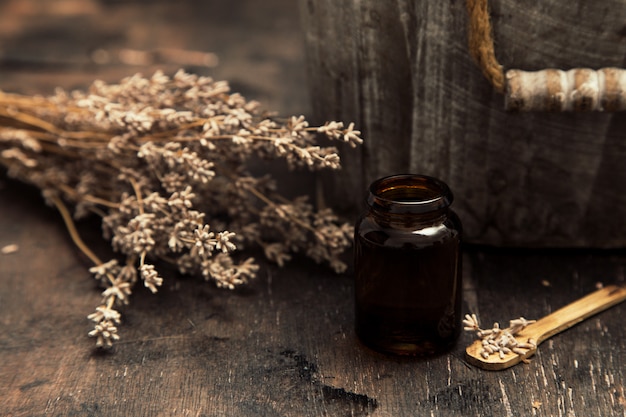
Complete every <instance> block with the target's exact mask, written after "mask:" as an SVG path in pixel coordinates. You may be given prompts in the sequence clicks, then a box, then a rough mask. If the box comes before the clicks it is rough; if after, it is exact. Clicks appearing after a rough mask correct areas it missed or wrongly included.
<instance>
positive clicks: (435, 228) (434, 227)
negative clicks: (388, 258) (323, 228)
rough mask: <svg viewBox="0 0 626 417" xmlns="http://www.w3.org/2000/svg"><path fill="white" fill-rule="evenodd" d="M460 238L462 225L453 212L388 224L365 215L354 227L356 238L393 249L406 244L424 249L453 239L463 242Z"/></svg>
mask: <svg viewBox="0 0 626 417" xmlns="http://www.w3.org/2000/svg"><path fill="white" fill-rule="evenodd" d="M461 235H462V226H461V222H460V221H459V219H458V217H457V216H456V214H454V213H453V212H450V213H449V215H447V216H443V217H441V218H438V219H435V220H433V219H431V220H429V221H423V220H419V219H404V221H400V220H398V219H395V221H389V220H388V219H384V218H383V219H381V218H380V216H375V215H371V213H365V214H364V215H362V216H361V217H360V218H359V219H358V220H357V222H356V225H355V238H358V239H362V240H365V241H369V242H371V243H373V244H379V245H385V246H393V247H400V246H406V245H407V244H410V245H416V246H424V245H429V244H437V243H443V242H448V241H450V240H455V241H460V239H461Z"/></svg>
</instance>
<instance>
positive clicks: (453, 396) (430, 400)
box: [0, 180, 626, 417]
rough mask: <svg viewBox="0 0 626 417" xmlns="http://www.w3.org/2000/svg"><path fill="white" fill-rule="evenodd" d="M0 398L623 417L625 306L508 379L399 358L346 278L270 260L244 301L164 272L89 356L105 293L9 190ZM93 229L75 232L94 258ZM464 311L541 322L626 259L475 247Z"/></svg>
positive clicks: (54, 221)
mask: <svg viewBox="0 0 626 417" xmlns="http://www.w3.org/2000/svg"><path fill="white" fill-rule="evenodd" d="M0 199H1V200H2V202H3V204H2V205H1V206H0V230H2V231H3V232H2V233H0V246H4V245H6V244H9V243H17V244H18V245H19V247H20V250H19V251H18V252H16V253H13V254H11V255H3V256H1V257H0V269H1V270H2V279H1V280H0V294H1V299H0V301H1V302H0V317H2V320H1V321H0V332H1V333H0V334H2V336H1V337H0V351H1V353H2V361H1V366H0V397H2V398H3V404H2V414H3V415H7V416H39V415H63V416H69V415H89V416H123V415H153V416H181V415H182V416H185V415H189V416H197V415H199V416H202V415H206V416H250V415H264V416H325V415H338V416H339V415H355V416H366V415H372V416H394V417H395V416H414V415H427V416H428V415H433V416H446V417H447V416H484V415H505V416H528V415H536V416H572V415H574V416H576V415H579V416H585V417H596V416H597V417H600V416H603V417H604V416H607V415H616V416H618V415H623V414H624V413H626V395H625V393H624V385H625V384H626V369H624V366H623V364H624V363H626V342H625V341H626V334H625V331H626V329H625V327H624V326H623V323H622V316H623V312H624V306H623V305H619V306H616V307H614V308H613V309H611V310H608V311H605V312H604V313H600V314H599V315H597V316H594V317H593V318H591V319H589V320H587V321H585V322H583V323H580V324H579V325H577V326H576V327H574V328H572V329H570V330H568V331H565V332H563V333H561V334H559V335H556V336H554V337H553V338H552V339H550V340H548V341H546V342H545V343H544V344H542V345H541V349H539V351H538V352H537V354H536V355H535V356H534V358H533V359H532V360H531V362H530V363H529V364H522V365H519V366H517V367H515V368H511V369H509V370H505V371H502V372H496V373H493V372H485V371H482V370H479V369H478V368H475V367H472V366H470V365H468V364H467V363H466V362H465V360H464V347H465V345H466V344H468V343H469V342H470V341H471V335H469V334H466V335H463V336H462V338H461V341H460V343H459V344H458V345H457V346H456V347H455V348H454V350H453V351H452V352H451V353H450V354H445V355H442V356H439V357H435V358H432V359H429V360H423V359H410V358H395V357H389V356H385V355H382V354H378V353H375V352H372V351H370V350H368V349H366V348H365V347H363V346H362V345H361V344H360V343H359V342H358V341H357V340H356V337H355V335H354V331H353V301H352V290H353V286H352V280H351V276H350V275H346V276H336V275H333V274H332V273H329V272H328V271H327V270H326V269H324V268H321V267H318V266H316V265H313V264H311V263H309V262H307V261H304V260H298V261H297V262H295V263H293V264H291V265H290V266H288V267H287V268H284V269H278V268H276V267H274V266H271V265H265V266H264V267H263V269H262V271H261V274H260V276H259V278H258V279H257V280H256V281H254V282H253V283H252V284H251V285H250V286H249V287H246V288H243V289H241V290H238V291H232V292H231V291H225V290H218V289H216V288H214V287H213V286H211V285H208V284H206V283H205V282H203V281H202V279H199V278H197V279H196V278H182V277H179V276H177V275H176V274H168V275H167V276H166V281H165V284H164V286H163V288H162V290H161V291H160V292H159V293H158V294H156V295H152V294H151V293H150V292H149V291H148V290H145V289H139V288H138V289H137V290H136V291H135V293H134V294H133V297H132V300H131V304H130V305H129V306H128V307H127V308H125V309H124V311H123V313H124V316H123V324H122V325H121V327H120V333H121V336H122V339H121V340H120V342H119V343H118V344H117V345H116V346H115V348H114V349H113V350H112V351H111V352H106V353H101V352H99V351H97V350H94V348H93V340H92V339H89V338H88V337H87V336H86V333H87V332H88V331H89V329H90V324H89V322H88V320H87V319H86V315H87V314H88V313H89V312H90V311H91V310H92V309H93V307H94V305H96V304H97V302H98V300H99V290H98V289H97V287H96V285H95V283H94V282H93V280H92V278H91V277H90V276H89V274H88V273H87V271H86V268H87V267H88V264H87V262H86V261H85V260H84V259H83V258H81V255H80V253H79V252H78V251H77V250H76V249H75V248H74V247H73V245H72V243H71V242H70V240H69V238H68V237H67V235H66V233H65V231H64V229H63V225H62V222H61V220H60V219H59V218H58V216H57V215H56V214H54V212H53V211H51V210H49V209H47V208H45V207H43V205H42V204H41V201H40V199H39V197H38V195H37V193H36V192H33V191H32V190H31V191H29V190H24V188H23V186H21V185H19V184H16V183H12V182H7V181H4V180H3V188H2V189H1V190H0ZM93 226H94V225H93V224H89V223H82V224H81V225H80V229H81V232H82V233H83V235H85V236H86V240H88V241H89V242H90V243H91V244H92V246H95V247H96V248H97V250H100V251H102V250H105V249H106V245H103V244H102V242H100V243H99V239H98V237H97V233H98V231H97V230H94V228H93ZM464 261H465V265H466V266H465V270H464V274H465V291H464V294H465V306H464V312H476V313H477V314H478V315H479V317H480V318H481V319H482V320H483V321H485V322H489V321H490V320H494V321H501V322H505V321H506V320H508V319H510V318H514V317H518V316H521V315H523V316H525V317H528V318H538V317H542V316H545V315H546V314H548V313H550V312H551V311H554V310H556V309H557V308H558V307H560V306H562V305H564V304H567V303H568V302H570V301H573V300H575V299H577V298H579V297H581V296H582V295H584V294H586V293H588V292H590V291H591V290H593V288H594V286H595V283H596V282H597V281H599V280H602V281H603V282H604V283H605V284H610V283H618V284H620V283H621V284H624V283H625V278H624V270H625V268H626V258H625V256H624V254H623V253H621V252H596V253H589V252H580V251H574V252H554V251H552V252H551V251H546V252H537V251H522V252H520V251H503V250H485V249H480V248H470V249H469V250H466V253H465V260H464Z"/></svg>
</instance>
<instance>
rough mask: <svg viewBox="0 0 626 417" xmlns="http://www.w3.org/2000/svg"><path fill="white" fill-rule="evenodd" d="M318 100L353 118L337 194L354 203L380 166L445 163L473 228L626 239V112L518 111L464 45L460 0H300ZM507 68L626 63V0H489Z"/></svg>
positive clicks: (548, 237) (397, 168)
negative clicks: (355, 138) (359, 142)
mask: <svg viewBox="0 0 626 417" xmlns="http://www.w3.org/2000/svg"><path fill="white" fill-rule="evenodd" d="M300 6H301V15H302V21H303V31H304V36H305V43H306V48H307V59H308V68H309V74H308V76H309V80H310V91H311V98H312V103H313V111H314V114H315V116H316V117H317V118H319V119H320V120H327V119H332V120H337V119H339V120H345V121H354V122H355V123H356V124H357V125H358V127H359V128H360V129H361V130H363V132H364V138H365V140H366V144H365V146H363V147H362V148H361V149H359V150H357V151H353V150H347V149H346V150H345V151H344V152H343V153H342V155H343V156H342V157H343V159H344V172H343V174H342V175H339V176H333V180H332V181H327V182H326V184H325V185H326V190H327V199H328V200H327V202H328V203H329V204H331V205H333V206H336V207H339V208H343V209H349V210H354V209H355V207H357V206H358V205H359V204H360V202H361V198H362V196H363V191H364V190H365V188H366V187H367V185H368V184H369V182H371V181H372V180H373V179H375V178H377V177H380V176H383V175H387V174H392V173H402V172H414V173H423V174H429V175H434V176H437V177H439V178H441V179H443V180H444V181H446V182H447V183H448V184H449V185H450V187H451V188H452V190H453V191H454V193H455V197H456V202H455V205H454V207H455V208H456V210H457V212H458V213H459V215H460V216H461V218H462V220H463V223H464V226H465V234H466V240H467V241H469V242H474V243H485V244H494V245H503V246H505V245H506V246H510V245H511V246H531V247H539V246H549V247H572V246H577V247H623V246H626V114H625V113H623V112H622V113H509V112H506V111H505V110H504V98H503V96H501V95H500V94H498V93H496V92H495V91H494V90H493V88H492V86H491V85H490V84H489V82H487V81H486V80H485V79H484V78H483V76H482V74H481V72H480V70H479V69H478V68H477V67H476V65H475V64H474V62H473V61H472V59H471V58H470V55H469V53H468V48H467V22H468V17H467V12H466V8H465V2H464V1H461V0H451V1H433V0H417V1H415V0H412V1H409V0H399V1H395V2H386V1H385V2H383V1H378V0H361V1H354V2H337V1H333V0H318V1H312V0H300ZM490 6H491V11H492V14H491V16H492V20H493V26H494V37H495V39H496V45H495V47H496V55H497V56H498V59H499V60H500V62H501V63H502V64H503V65H504V66H505V67H506V68H518V69H523V70H539V69H543V68H550V67H553V68H561V69H569V68H573V67H591V68H600V67H608V66H615V67H624V66H626V23H625V22H626V2H624V1H623V0H605V1H602V2H590V1H586V0H545V1H541V2H537V1H529V0H524V1H519V0H491V1H490Z"/></svg>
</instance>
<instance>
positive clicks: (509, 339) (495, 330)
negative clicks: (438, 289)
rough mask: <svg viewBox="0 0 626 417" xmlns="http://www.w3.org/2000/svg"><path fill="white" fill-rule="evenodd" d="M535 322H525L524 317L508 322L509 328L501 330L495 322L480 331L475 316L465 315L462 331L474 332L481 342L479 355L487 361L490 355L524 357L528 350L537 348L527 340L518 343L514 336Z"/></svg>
mask: <svg viewBox="0 0 626 417" xmlns="http://www.w3.org/2000/svg"><path fill="white" fill-rule="evenodd" d="M535 321H536V320H526V319H525V318H524V317H520V318H518V319H514V320H510V321H509V327H507V328H505V329H502V328H500V324H499V323H498V322H495V323H494V324H493V327H492V328H491V329H481V328H480V324H479V323H478V317H476V314H471V315H470V314H466V315H465V319H464V320H463V325H464V326H465V327H464V330H465V331H468V332H475V333H476V337H478V338H479V339H480V340H481V342H482V349H481V350H480V355H481V356H482V357H483V358H485V359H487V358H488V357H489V356H490V355H499V356H500V359H503V358H504V356H505V355H508V354H509V353H515V354H518V355H524V354H526V352H527V351H528V350H529V349H533V348H536V347H537V342H536V341H535V340H533V339H528V341H527V342H519V341H518V340H517V339H516V338H515V335H516V334H518V333H519V332H521V331H522V330H524V328H526V326H528V325H529V324H531V323H535Z"/></svg>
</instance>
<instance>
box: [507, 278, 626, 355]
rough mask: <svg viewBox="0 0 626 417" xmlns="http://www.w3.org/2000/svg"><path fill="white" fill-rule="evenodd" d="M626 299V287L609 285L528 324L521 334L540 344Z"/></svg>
mask: <svg viewBox="0 0 626 417" xmlns="http://www.w3.org/2000/svg"><path fill="white" fill-rule="evenodd" d="M625 299H626V287H621V286H617V285H608V286H606V287H604V288H601V289H599V290H597V291H594V292H592V293H591V294H589V295H586V296H584V297H583V298H581V299H579V300H576V301H574V302H573V303H571V304H568V305H566V306H565V307H562V308H560V309H558V310H556V311H555V312H553V313H551V314H548V315H547V316H545V317H543V318H541V319H539V320H537V321H536V322H535V323H533V324H530V325H528V327H526V328H525V329H524V330H522V331H521V332H520V333H519V336H521V337H529V338H532V339H535V341H536V343H537V344H539V343H541V342H543V341H544V340H546V339H548V338H550V337H552V336H554V335H555V334H557V333H559V332H562V331H563V330H566V329H569V328H570V327H572V326H574V325H575V324H578V323H580V322H581V321H583V320H585V319H587V318H589V317H591V316H593V315H594V314H597V313H599V312H601V311H603V310H606V309H607V308H609V307H612V306H614V305H615V304H618V303H620V302H622V301H624V300H625Z"/></svg>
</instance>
